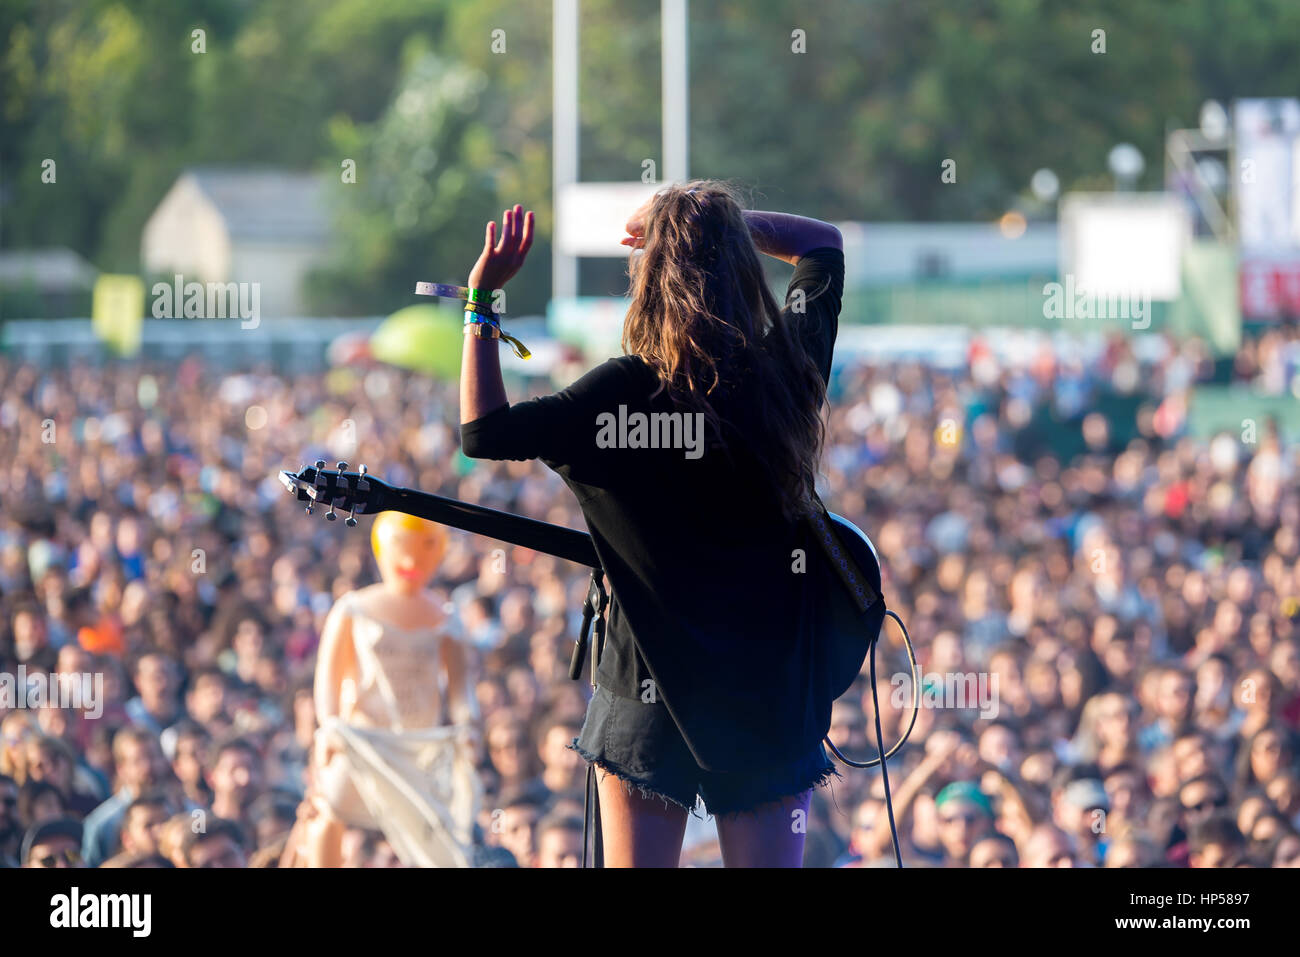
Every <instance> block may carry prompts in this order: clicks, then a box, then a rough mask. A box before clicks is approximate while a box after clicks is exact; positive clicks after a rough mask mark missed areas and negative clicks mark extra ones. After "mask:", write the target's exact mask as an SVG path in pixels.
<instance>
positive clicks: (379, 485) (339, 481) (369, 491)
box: [280, 459, 393, 527]
mask: <svg viewBox="0 0 1300 957" xmlns="http://www.w3.org/2000/svg"><path fill="white" fill-rule="evenodd" d="M347 468H348V463H347V462H340V463H339V464H338V466H337V468H332V469H327V468H325V461H324V459H320V460H317V462H316V464H315V466H304V467H303V468H301V469H299V470H298V471H297V472H290V471H288V470H284V471H281V472H280V483H281V484H282V485H284V487H285V488H287V489H288V490H289V491H290V492H292V493H293V494H294V496H295V497H296V498H297V500H298V501H299V502H306V503H307V514H308V515H310V514H312V510H313V509H314V508H315V507H316V506H317V505H328V506H329V509H330V510H329V511H328V512H326V513H325V517H326V518H327V519H329V520H330V521H331V522H332V521H334V519H336V518H338V515H337V513H336V512H335V511H334V510H335V508H338V509H340V510H342V511H345V512H347V513H348V518H347V525H348V527H352V526H354V525H356V524H357V519H356V516H357V513H360V514H362V515H374V514H375V513H376V512H382V511H384V509H385V508H387V507H388V506H387V505H386V502H387V500H388V497H389V495H390V494H391V493H392V490H393V487H392V486H391V485H389V484H388V483H387V482H384V481H382V480H381V479H377V478H375V477H374V476H373V475H370V474H369V473H368V472H367V471H366V467H365V466H364V465H362V466H361V467H360V468H359V469H358V470H357V471H355V472H349V471H348V470H347Z"/></svg>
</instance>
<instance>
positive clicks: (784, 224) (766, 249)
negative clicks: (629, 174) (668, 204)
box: [621, 197, 844, 266]
mask: <svg viewBox="0 0 1300 957" xmlns="http://www.w3.org/2000/svg"><path fill="white" fill-rule="evenodd" d="M654 201H655V197H651V198H650V199H648V200H646V201H645V202H644V203H642V204H641V206H640V208H638V209H637V210H636V212H634V213H633V214H632V215H631V216H630V217H629V218H628V221H627V227H626V228H627V233H628V235H627V236H626V237H625V238H624V239H622V240H621V242H622V244H623V245H624V246H631V247H633V248H634V249H639V248H640V247H641V246H642V245H643V244H644V242H645V219H646V216H647V215H648V214H649V212H650V207H651V206H652V205H653V204H654ZM741 215H742V216H743V217H744V219H745V225H747V226H748V227H749V234H750V236H752V237H753V239H754V245H755V246H757V247H758V251H759V252H761V253H765V254H767V255H768V256H771V257H772V258H774V259H779V260H781V261H782V262H787V263H789V264H790V265H792V266H794V265H797V264H798V262H799V259H800V258H801V257H802V256H803V255H804V254H805V253H808V252H811V251H812V250H814V249H822V248H823V247H826V246H830V247H832V248H834V249H843V248H844V237H843V236H842V235H841V234H840V231H839V230H838V229H837V228H836V227H834V226H832V225H831V224H830V223H824V222H822V221H821V220H820V219H812V218H810V217H808V216H795V215H793V214H791V213H771V212H766V211H764V210H760V209H745V210H741Z"/></svg>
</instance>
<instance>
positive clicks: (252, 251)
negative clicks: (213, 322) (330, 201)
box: [140, 167, 330, 318]
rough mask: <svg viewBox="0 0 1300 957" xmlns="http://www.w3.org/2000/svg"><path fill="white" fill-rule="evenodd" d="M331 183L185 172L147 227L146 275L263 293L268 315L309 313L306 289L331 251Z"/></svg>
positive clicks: (268, 173) (229, 170)
mask: <svg viewBox="0 0 1300 957" xmlns="http://www.w3.org/2000/svg"><path fill="white" fill-rule="evenodd" d="M324 190H325V180H324V178H323V177H321V176H318V175H316V174H312V173H299V172H291V171H287V170H278V169H257V168H248V167H224V168H218V167H196V168H193V169H188V170H186V171H185V172H183V173H182V174H181V176H180V178H179V179H177V180H176V182H175V184H173V186H172V188H171V189H170V190H168V191H167V195H166V196H164V197H163V198H162V201H161V202H160V203H159V204H158V208H157V209H155V210H154V211H153V215H151V216H150V217H149V220H148V222H146V223H145V227H144V235H143V237H142V239H141V248H140V259H141V263H142V266H143V268H144V271H145V273H146V275H148V276H151V277H153V276H166V277H171V276H173V275H176V274H180V275H182V276H183V277H184V281H185V282H190V281H195V282H202V283H207V282H222V283H225V282H241V283H242V282H249V283H258V284H259V286H260V296H261V299H260V302H261V314H262V315H263V316H267V317H272V318H274V317H284V316H300V315H303V314H304V313H305V311H306V310H305V305H304V299H303V296H302V292H303V290H302V282H303V279H304V276H305V275H306V273H307V270H308V269H310V268H311V267H312V266H314V265H316V264H318V263H320V262H321V261H322V260H323V258H324V256H325V255H326V252H327V250H328V246H329V236H330V229H329V219H328V215H327V212H326V208H325V203H324Z"/></svg>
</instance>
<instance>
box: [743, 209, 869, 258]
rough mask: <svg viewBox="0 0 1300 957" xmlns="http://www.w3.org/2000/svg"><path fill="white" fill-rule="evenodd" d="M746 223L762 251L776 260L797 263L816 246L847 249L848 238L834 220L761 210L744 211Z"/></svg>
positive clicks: (755, 243) (818, 247) (816, 247)
mask: <svg viewBox="0 0 1300 957" xmlns="http://www.w3.org/2000/svg"><path fill="white" fill-rule="evenodd" d="M742 215H743V216H744V217H745V224H746V225H747V226H749V234H750V235H751V236H752V237H753V238H754V245H755V246H757V247H758V251H759V252H761V253H765V254H766V255H768V256H771V257H773V258H774V259H779V260H781V261H782V262H787V263H789V264H790V265H792V266H793V265H796V264H797V263H798V262H799V259H800V258H801V257H802V256H803V255H804V254H805V253H809V252H811V251H812V250H814V249H821V248H823V247H825V246H830V247H831V248H832V249H843V248H844V237H843V236H842V235H841V234H840V231H839V230H838V229H836V228H835V227H834V226H832V225H831V224H830V223H824V222H822V221H821V220H820V219H811V218H809V217H807V216H794V215H792V214H790V213H769V212H764V211H763V210H758V209H747V210H744V212H743V213H742Z"/></svg>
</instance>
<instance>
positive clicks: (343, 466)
mask: <svg viewBox="0 0 1300 957" xmlns="http://www.w3.org/2000/svg"><path fill="white" fill-rule="evenodd" d="M338 469H339V471H340V472H346V471H347V470H348V463H347V462H340V463H339V464H338Z"/></svg>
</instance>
